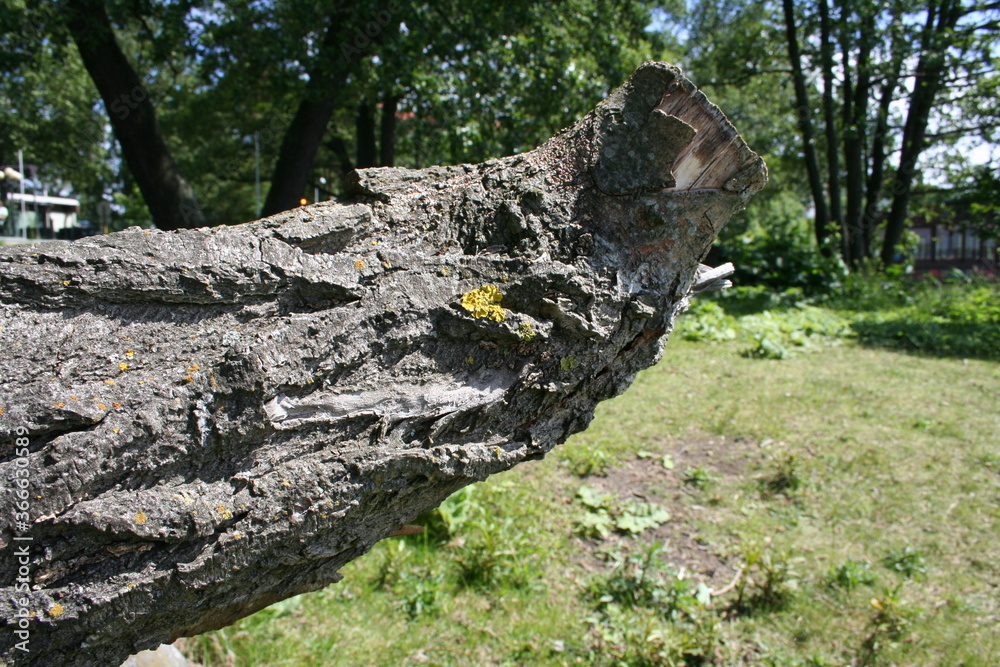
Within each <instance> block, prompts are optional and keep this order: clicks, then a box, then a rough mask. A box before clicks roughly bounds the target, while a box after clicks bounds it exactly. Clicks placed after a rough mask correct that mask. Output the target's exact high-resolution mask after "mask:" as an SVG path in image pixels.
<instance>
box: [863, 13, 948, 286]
mask: <svg viewBox="0 0 1000 667" xmlns="http://www.w3.org/2000/svg"><path fill="white" fill-rule="evenodd" d="M934 8H935V4H934V3H931V9H932V10H931V11H928V14H927V24H926V29H925V30H924V36H923V39H922V40H921V54H920V60H919V61H918V62H917V70H916V77H915V79H914V84H913V92H912V94H911V95H910V107H909V109H908V110H907V114H906V124H905V126H904V127H903V140H902V148H901V150H900V155H899V166H898V168H897V169H896V177H895V179H893V182H892V192H893V198H892V208H891V209H890V210H889V216H888V218H887V219H886V227H885V241H884V242H883V245H882V264H884V265H885V266H889V265H891V264H894V263H896V262H897V261H898V258H897V256H896V248H897V247H898V246H899V243H900V241H901V240H902V238H903V231H904V230H905V229H906V217H907V213H908V210H909V205H910V195H911V192H912V187H913V181H914V179H915V177H916V174H917V161H918V160H919V159H920V154H921V153H922V152H923V150H924V143H925V142H924V138H925V136H926V134H927V122H928V119H929V118H930V113H931V109H932V108H933V106H934V98H935V97H936V96H937V93H938V91H939V90H940V89H941V85H942V82H941V78H942V76H943V74H944V72H945V52H946V50H947V48H948V47H949V46H950V45H951V44H952V43H953V40H955V39H956V37H955V36H954V33H953V31H954V28H955V25H956V24H957V23H958V20H959V19H960V18H961V17H962V14H963V9H962V3H961V1H960V0H942V2H941V5H940V6H938V7H936V9H937V13H935V12H934V11H933V9H934Z"/></svg>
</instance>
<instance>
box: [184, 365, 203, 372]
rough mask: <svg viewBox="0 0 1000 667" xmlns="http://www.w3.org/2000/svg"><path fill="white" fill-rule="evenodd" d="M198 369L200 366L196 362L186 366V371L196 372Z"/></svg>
mask: <svg viewBox="0 0 1000 667" xmlns="http://www.w3.org/2000/svg"><path fill="white" fill-rule="evenodd" d="M200 370H201V366H199V365H198V364H191V365H190V366H188V367H187V372H188V373H197V372H198V371H200Z"/></svg>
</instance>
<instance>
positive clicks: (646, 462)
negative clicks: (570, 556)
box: [581, 438, 760, 589]
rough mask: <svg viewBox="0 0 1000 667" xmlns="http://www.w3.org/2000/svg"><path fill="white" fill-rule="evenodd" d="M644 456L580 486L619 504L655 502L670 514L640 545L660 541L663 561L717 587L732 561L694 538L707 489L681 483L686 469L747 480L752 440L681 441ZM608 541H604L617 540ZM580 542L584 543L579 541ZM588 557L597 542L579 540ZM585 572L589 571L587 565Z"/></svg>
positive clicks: (730, 572) (732, 570)
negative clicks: (667, 458)
mask: <svg viewBox="0 0 1000 667" xmlns="http://www.w3.org/2000/svg"><path fill="white" fill-rule="evenodd" d="M649 453H650V454H652V456H651V457H649V458H641V459H635V460H632V461H628V462H627V463H625V464H624V465H621V466H619V467H617V468H614V469H611V470H609V471H608V473H607V475H606V476H602V477H588V478H587V479H586V483H587V484H588V485H590V486H594V487H596V488H599V489H601V490H602V491H604V492H606V493H610V494H614V495H615V496H617V497H618V498H619V499H621V500H622V501H628V500H630V499H636V500H641V501H644V502H649V503H655V504H657V505H659V506H660V507H663V508H665V509H666V510H668V511H669V512H670V515H671V519H670V521H668V522H667V523H665V524H663V525H662V526H660V527H659V528H657V529H656V530H651V531H647V532H645V533H643V534H642V536H641V537H640V539H641V540H642V541H643V542H645V543H651V542H654V541H660V542H663V544H664V549H663V556H664V559H665V560H666V561H667V562H670V563H672V564H673V565H675V566H677V567H684V568H685V569H686V570H687V571H688V572H689V573H690V576H692V577H693V578H694V579H695V580H696V581H704V582H705V583H706V584H708V585H709V586H711V587H712V588H715V589H719V588H721V587H723V586H725V585H726V584H727V583H729V582H730V581H731V580H732V578H733V576H734V575H735V574H736V560H735V558H732V557H727V556H726V555H725V554H722V553H720V551H719V550H718V549H717V548H715V547H714V546H713V545H711V544H708V543H707V541H706V540H705V539H704V538H702V537H701V536H700V535H699V534H698V530H697V528H696V527H695V522H694V519H695V518H696V517H697V515H699V514H702V513H709V512H712V511H713V509H712V507H711V506H710V505H709V503H710V502H711V498H712V492H711V489H710V488H709V489H706V490H701V491H699V490H698V489H696V488H695V487H694V486H692V485H691V484H689V483H686V481H685V480H686V478H687V473H686V471H688V470H690V469H696V468H701V469H704V470H705V471H708V472H709V473H710V474H711V475H712V476H713V477H714V478H715V479H717V480H722V479H723V478H738V479H740V480H743V479H747V478H749V477H750V475H751V471H750V469H751V466H752V464H754V463H756V462H757V461H759V460H760V450H759V448H758V446H757V443H756V442H753V441H751V440H748V439H744V438H735V439H733V438H710V439H705V440H686V441H681V442H678V443H675V444H671V445H665V446H664V447H663V448H662V451H661V450H660V449H655V450H650V451H649ZM665 455H669V456H671V457H672V459H673V464H674V465H673V468H667V467H665V466H664V465H663V457H664V456H665ZM621 539H622V538H620V537H610V538H609V540H621ZM581 542H584V541H583V540H581ZM585 544H586V545H587V547H586V548H587V549H589V551H590V553H591V555H592V558H594V559H595V560H596V559H597V556H596V552H597V551H598V549H599V548H600V547H601V545H600V544H599V543H594V542H585ZM587 569H591V568H590V567H588V568H587Z"/></svg>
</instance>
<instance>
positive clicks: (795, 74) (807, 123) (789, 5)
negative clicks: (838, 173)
mask: <svg viewBox="0 0 1000 667" xmlns="http://www.w3.org/2000/svg"><path fill="white" fill-rule="evenodd" d="M782 4H783V6H784V10H785V35H786V37H787V39H788V60H789V62H790V63H791V66H792V82H793V83H794V85H795V102H796V105H797V107H798V113H797V116H798V123H799V133H800V134H801V135H802V151H803V154H804V156H805V161H806V174H807V175H808V177H809V189H810V190H811V191H812V196H813V206H814V207H815V209H816V218H815V222H814V225H813V226H814V231H815V234H816V243H817V245H818V246H819V248H820V250H821V252H824V253H825V252H829V250H828V249H827V247H826V239H827V224H828V223H829V221H830V216H829V212H828V210H827V207H826V195H825V193H824V191H823V178H822V176H820V171H819V160H818V158H817V157H816V147H815V145H814V141H813V136H814V134H815V133H814V131H813V124H812V111H811V109H812V107H811V106H810V105H809V93H808V91H807V90H806V78H805V75H804V74H803V72H802V54H801V52H800V51H799V38H798V36H797V34H796V29H795V4H794V2H793V0H782Z"/></svg>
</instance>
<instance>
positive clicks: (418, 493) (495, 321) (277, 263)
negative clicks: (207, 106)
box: [0, 63, 766, 665]
mask: <svg viewBox="0 0 1000 667" xmlns="http://www.w3.org/2000/svg"><path fill="white" fill-rule="evenodd" d="M765 180H766V170H765V167H764V164H763V162H762V160H761V159H760V158H759V157H758V156H757V155H756V154H754V153H753V152H752V151H750V150H749V149H748V148H747V146H746V144H745V143H744V142H743V140H742V139H741V138H740V137H739V135H738V134H737V133H736V131H735V130H734V129H733V127H732V126H731V125H730V124H729V122H728V121H727V120H726V119H725V117H724V116H723V115H722V113H721V112H720V111H719V110H718V109H717V108H716V107H715V106H713V105H712V104H711V103H710V102H708V101H707V100H706V99H705V97H704V96H703V95H702V94H701V93H700V92H699V91H698V90H697V89H695V88H694V86H693V85H692V84H691V83H690V82H688V81H687V80H686V79H684V78H683V77H682V76H681V75H680V73H679V71H678V70H677V69H675V68H672V67H669V66H667V65H663V64H658V63H647V64H646V65H643V66H642V67H641V68H640V69H639V70H638V71H637V72H636V73H635V74H634V75H633V76H632V78H631V79H630V80H629V81H628V82H626V83H625V84H624V85H623V86H622V87H621V88H620V89H618V90H617V91H615V92H614V93H613V94H612V95H611V96H610V97H609V98H608V99H607V100H605V101H604V102H603V103H601V104H600V105H599V106H598V107H597V108H596V109H595V110H594V111H592V112H591V113H589V114H588V115H587V116H585V117H584V118H583V119H582V120H580V121H579V122H578V123H576V124H575V125H574V126H573V127H571V128H569V129H567V130H565V131H563V132H562V133H560V134H559V135H557V136H555V137H553V138H552V139H550V140H549V141H548V142H547V143H545V144H544V145H543V146H541V147H540V148H538V149H536V150H534V151H532V152H530V153H526V154H523V155H517V156H513V157H507V158H503V159H499V160H492V161H490V162H486V163H484V164H479V165H460V166H455V167H432V168H429V169H423V170H407V169H395V168H389V169H364V170H359V171H358V172H356V174H355V178H354V181H353V183H352V186H351V193H350V194H351V199H350V200H349V201H340V202H328V203H322V204H316V205H314V206H309V207H306V208H300V209H296V210H293V211H288V212H285V213H282V214H280V215H276V216H274V217H271V218H266V219H263V220H259V221H257V222H253V223H248V224H245V225H240V226H235V227H220V228H214V229H198V230H188V231H179V232H169V233H166V232H160V231H150V230H142V229H137V228H133V229H129V230H125V231H123V232H119V233H116V234H109V235H107V236H100V237H92V238H87V239H83V240H81V241H77V242H75V243H72V244H58V243H45V244H37V245H32V246H19V247H12V248H3V249H2V251H0V280H2V283H0V327H2V328H0V369H2V375H0V381H2V393H0V396H2V398H0V407H2V408H3V413H2V415H0V430H2V435H3V439H2V441H0V454H2V456H0V474H2V477H3V480H4V492H3V494H2V496H0V505H2V506H0V522H2V523H0V528H2V533H0V539H2V544H3V553H4V554H5V557H4V558H3V559H0V573H2V576H0V585H2V586H3V588H2V595H0V615H2V616H3V617H4V619H5V620H6V622H7V624H8V629H10V628H15V629H16V628H17V627H18V615H19V614H22V615H24V614H27V615H28V618H29V620H27V621H26V622H25V626H26V627H27V629H28V630H29V631H30V640H29V641H30V652H29V653H26V654H25V653H23V652H22V651H20V650H19V648H17V643H18V641H19V638H18V636H16V635H14V634H11V633H10V632H9V631H8V632H4V634H3V635H2V640H0V654H2V656H3V659H4V661H5V662H6V663H17V664H21V663H24V664H39V665H41V664H62V665H98V664H108V665H116V664H119V663H120V662H121V661H122V660H123V659H124V658H125V657H126V656H127V655H129V654H130V653H134V652H136V651H138V650H140V649H145V648H150V647H154V646H156V645H158V644H160V643H161V642H169V641H172V640H173V639H175V638H177V637H182V636H188V635H193V634H197V633H201V632H205V631H207V630H211V629H214V628H218V627H222V626H224V625H227V624H229V623H231V622H233V621H235V620H237V619H239V618H241V617H243V616H246V615H248V614H251V613H253V612H254V611H257V610H258V609H261V608H262V607H265V606H267V605H269V604H271V603H273V602H276V601H278V600H281V599H283V598H286V597H289V596H292V595H295V594H298V593H303V592H306V591H313V590H317V589H319V588H322V587H324V586H326V585H327V584H329V583H331V582H334V581H336V580H337V579H338V578H339V575H338V574H337V571H338V570H339V569H340V568H341V567H342V566H343V565H344V564H345V563H347V562H349V561H351V560H352V559H354V558H357V557H358V556H360V555H361V554H363V553H365V552H366V551H368V549H370V548H371V546H372V545H373V544H374V543H375V542H376V541H378V540H380V539H382V538H383V537H386V536H387V535H389V534H391V533H393V532H394V531H397V530H398V529H399V528H400V527H401V526H402V525H404V524H405V523H406V522H408V521H410V520H412V519H413V518H414V517H415V516H417V515H418V514H420V513H422V512H424V511H427V510H429V509H431V508H433V507H435V506H436V505H438V503H440V501H441V500H443V499H444V498H445V497H447V496H448V495H449V494H451V493H453V492H454V491H456V490H457V489H459V488H461V487H463V486H465V485H467V484H469V483H471V482H474V481H476V480H482V479H485V478H486V477H487V476H489V475H491V474H493V473H496V472H500V471H503V470H507V469H509V468H510V467H512V466H514V465H516V464H518V463H520V462H522V461H526V460H529V459H537V458H540V457H542V456H543V455H544V454H545V453H546V452H548V451H549V450H550V449H552V447H554V446H555V445H556V444H558V443H560V442H562V441H563V440H565V439H566V438H567V437H568V436H569V435H570V434H572V433H574V432H577V431H579V430H581V429H583V428H584V427H586V425H587V424H588V422H589V421H590V419H591V417H592V415H593V410H594V406H595V404H596V403H597V402H599V401H601V400H604V399H606V398H608V397H611V396H614V395H616V394H619V393H621V392H622V391H623V390H624V389H625V388H626V387H628V385H629V383H630V382H631V381H632V379H633V378H634V376H635V374H636V373H637V372H638V371H639V370H641V369H643V368H645V367H647V366H649V365H651V364H653V363H654V362H655V361H656V360H657V359H658V358H659V357H660V354H661V351H662V348H663V345H664V343H665V341H666V335H667V333H668V332H669V331H670V329H671V324H672V321H673V318H674V316H675V315H676V314H677V313H678V312H679V310H680V309H682V308H683V307H684V304H685V301H686V298H687V296H688V294H689V291H690V290H691V289H692V286H693V285H696V286H697V285H700V284H702V283H704V282H705V281H702V283H697V282H696V281H697V277H698V275H699V260H700V259H701V258H702V257H703V256H704V255H705V253H706V252H707V251H708V248H709V245H710V244H711V243H712V241H713V239H714V238H715V236H716V234H717V233H718V232H719V230H720V229H721V227H722V226H723V225H724V224H725V222H726V221H727V220H728V218H729V217H730V216H731V215H732V214H733V213H734V212H736V211H738V210H740V209H742V208H743V207H744V206H745V205H746V203H747V200H748V199H749V198H750V197H751V196H752V195H753V194H754V193H755V192H756V191H758V190H759V189H760V188H761V187H762V186H763V185H764V182H765ZM702 272H703V270H702ZM720 275H721V274H720ZM709 278H711V280H712V281H715V280H716V278H719V279H721V278H720V277H718V276H716V277H713V276H709ZM18 435H23V437H24V438H25V439H24V440H16V437H17V436H18ZM22 444H23V445H24V446H21V445H22ZM22 480H24V481H22ZM22 490H23V493H22V492H21V491H22ZM22 519H23V520H22ZM17 549H21V550H23V551H24V552H25V553H26V554H27V555H26V556H25V557H24V559H25V560H24V562H25V567H24V568H23V569H20V570H19V565H20V564H19V561H18V558H17V557H15V556H14V555H13V554H14V551H15V550H17ZM22 575H26V576H22Z"/></svg>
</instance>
